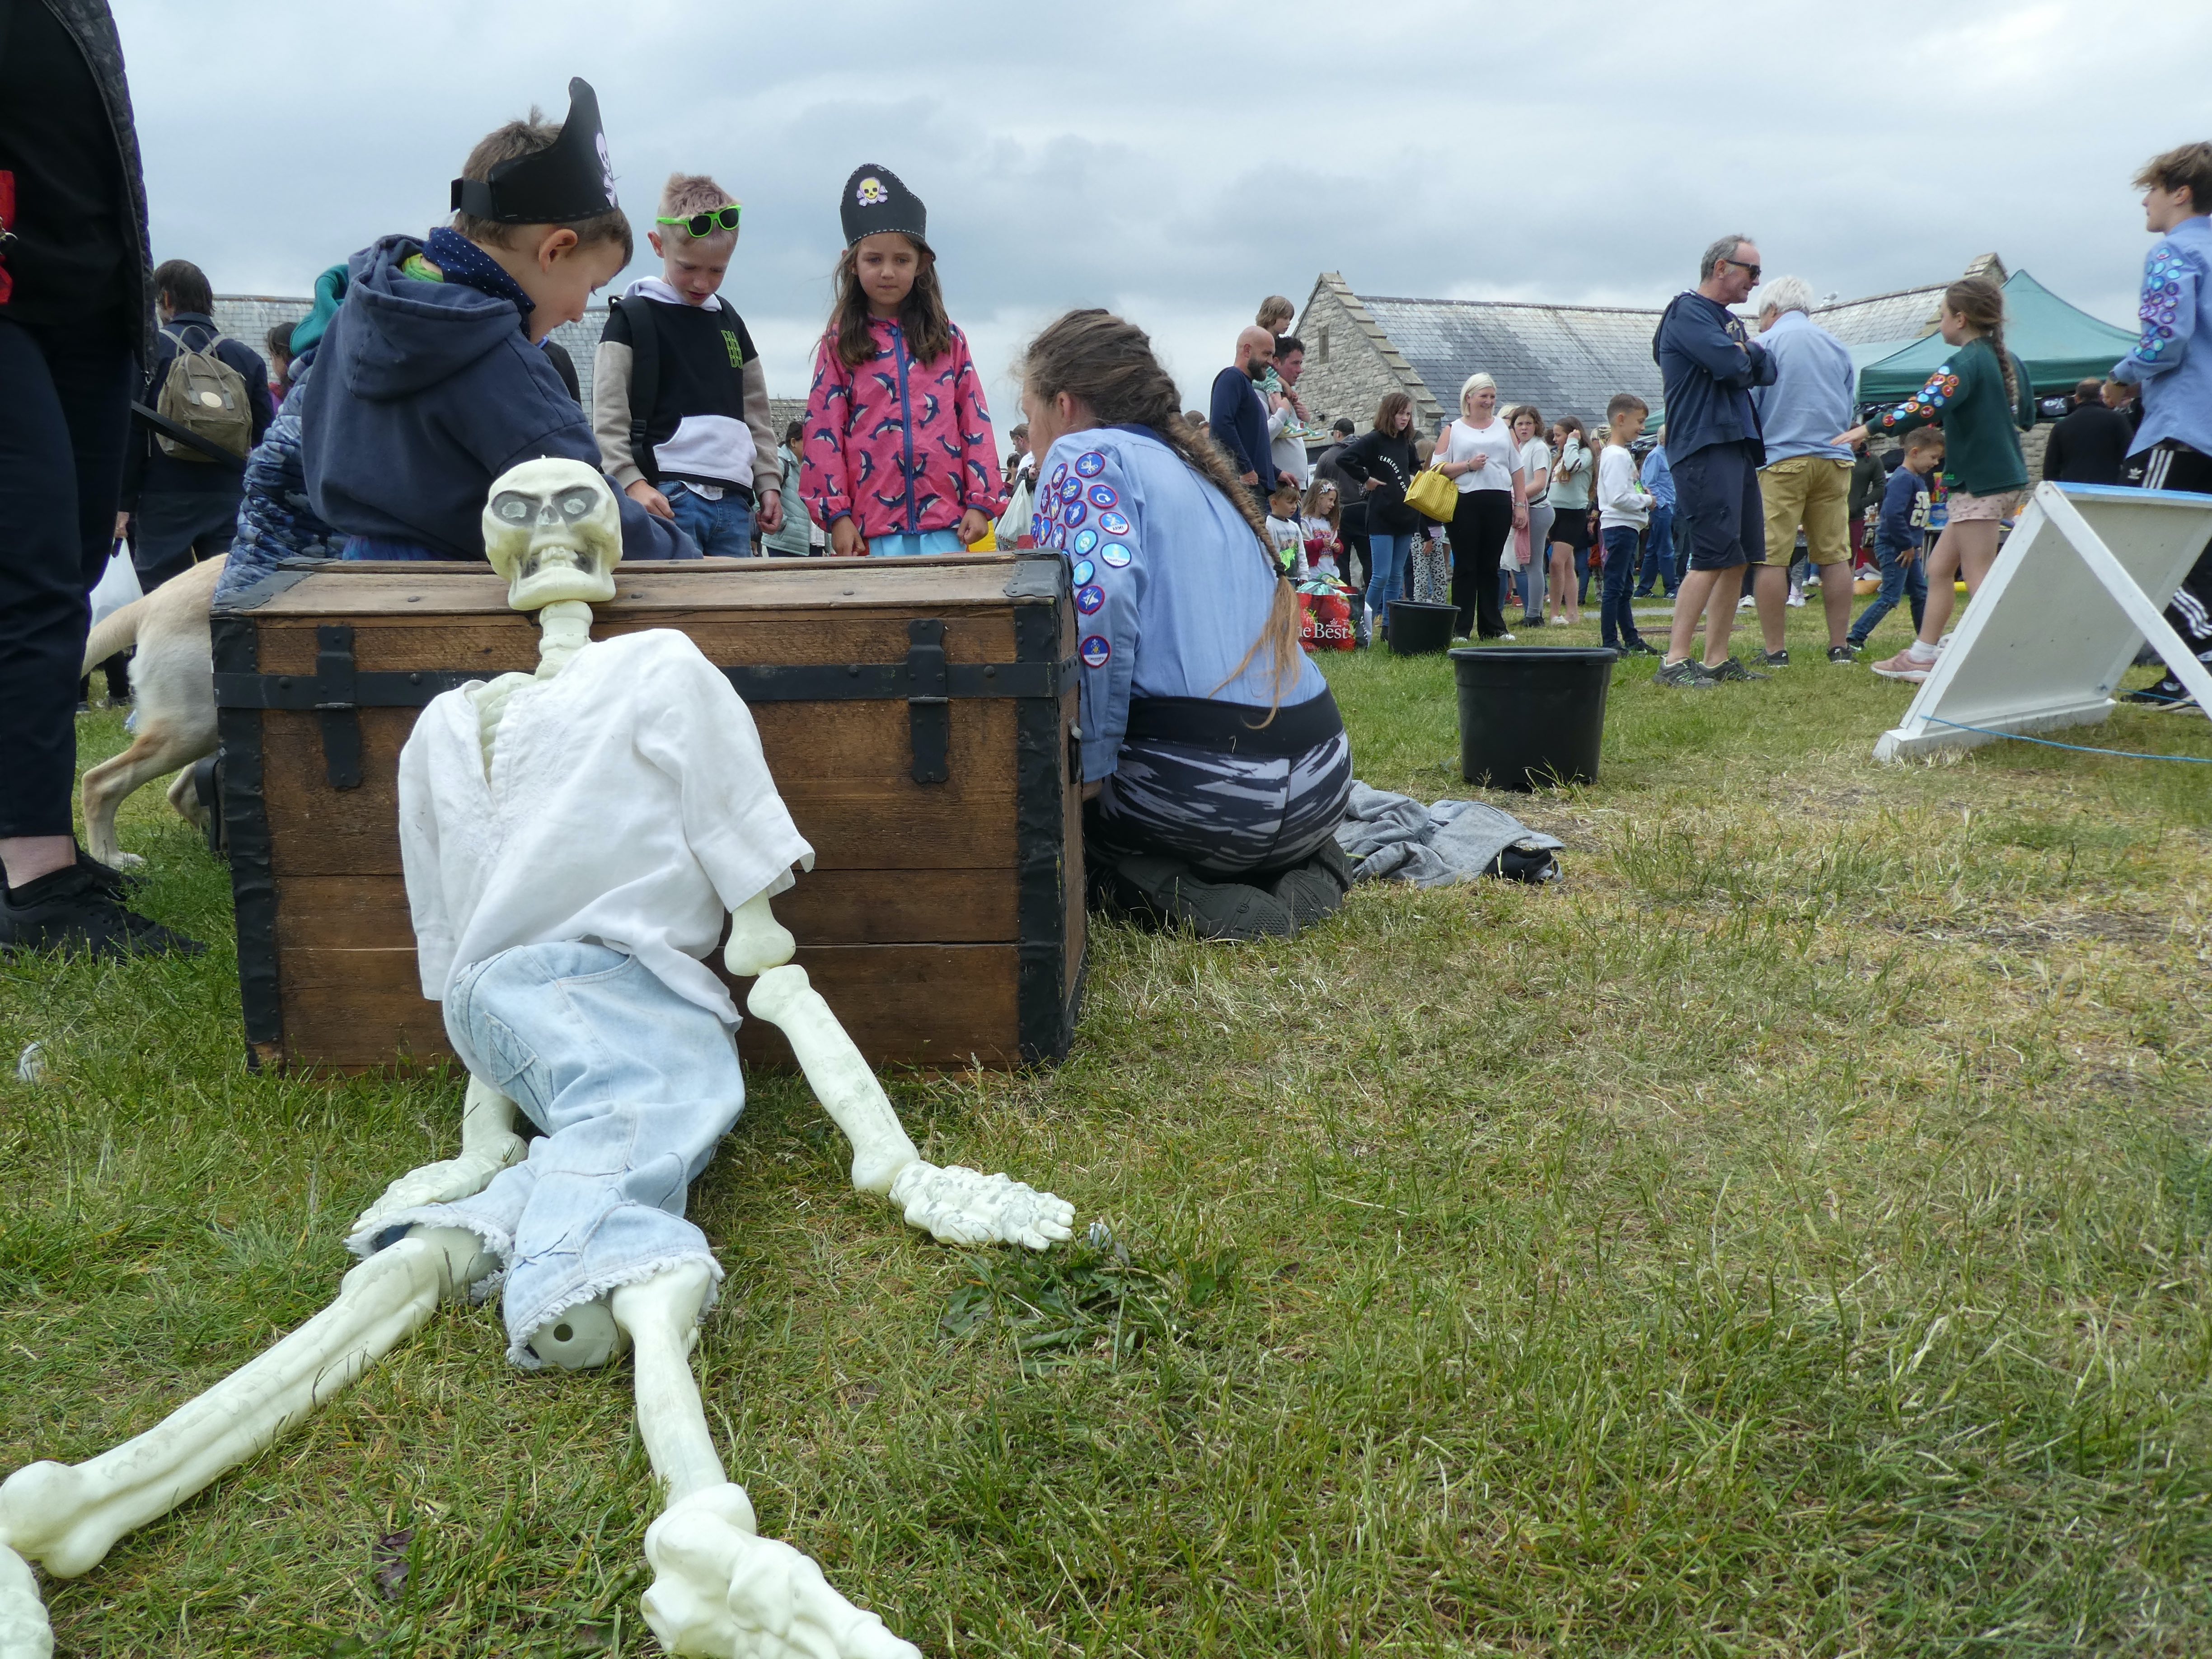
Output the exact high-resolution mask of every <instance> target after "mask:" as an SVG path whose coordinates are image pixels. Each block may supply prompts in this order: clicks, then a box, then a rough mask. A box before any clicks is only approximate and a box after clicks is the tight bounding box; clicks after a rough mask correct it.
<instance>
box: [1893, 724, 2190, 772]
mask: <svg viewBox="0 0 2212 1659" xmlns="http://www.w3.org/2000/svg"><path fill="white" fill-rule="evenodd" d="M1923 719H1925V720H1927V722H1928V723H1929V725H1930V726H1949V727H1950V728H1951V729H1952V730H1953V731H1954V732H1980V733H1981V734H1982V735H1983V736H1984V737H1985V738H2004V739H2005V741H2006V742H2008V743H2039V744H2042V745H2043V746H2044V747H2045V749H2068V750H2072V751H2073V752H2074V753H2075V754H2077V755H2117V756H2118V757H2119V758H2120V759H2122V760H2162V761H2186V762H2188V763H2191V765H2195V766H2212V755H2142V754H2138V753H2136V751H2135V750H2132V749H2091V748H2087V747H2086V746H2084V745H2083V744H2078V743H2053V742H2052V741H2051V739H2050V738H2031V737H2027V736H2024V735H2022V734H2021V733H2020V732H1998V731H1995V730H1993V729H1992V728H1990V727H1989V726H1968V725H1966V723H1965V722H1964V721H1961V720H1938V719H1936V716H1935V715H1933V714H1928V715H1924V716H1923Z"/></svg>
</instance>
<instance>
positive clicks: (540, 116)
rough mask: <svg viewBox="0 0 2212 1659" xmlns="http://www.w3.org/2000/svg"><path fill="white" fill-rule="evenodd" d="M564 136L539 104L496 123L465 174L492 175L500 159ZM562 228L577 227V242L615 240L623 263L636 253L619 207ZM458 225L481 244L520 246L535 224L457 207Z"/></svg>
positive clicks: (465, 166)
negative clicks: (523, 114)
mask: <svg viewBox="0 0 2212 1659" xmlns="http://www.w3.org/2000/svg"><path fill="white" fill-rule="evenodd" d="M559 137H561V129H560V128H559V127H556V126H555V125H553V124H552V123H551V122H550V121H548V120H547V119H546V118H545V114H544V111H542V110H540V109H539V108H538V106H536V105H535V104H532V106H530V114H529V115H528V117H527V118H525V119H523V120H520V121H509V122H508V123H507V125H505V126H502V127H495V128H494V129H493V130H492V131H489V132H488V133H486V134H484V136H483V137H481V138H479V139H477V145H476V148H475V149H472V150H471V151H470V152H469V159H468V160H467V161H464V162H462V163H461V177H462V178H464V179H489V178H490V177H491V170H492V169H493V168H494V167H497V166H498V165H499V164H500V163H501V161H519V160H520V159H521V158H522V157H523V156H526V155H537V154H538V151H540V150H542V149H552V148H553V145H554V143H555V142H556V140H557V139H559ZM453 228H454V229H455V230H457V231H459V233H460V234H462V235H464V236H465V237H467V238H468V239H469V240H471V242H474V243H475V244H476V245H477V246H478V247H503V248H513V247H518V246H520V240H519V239H520V236H521V234H522V233H523V231H525V230H526V229H529V228H532V227H529V226H525V225H511V224H508V223H507V222H505V221H504V220H501V219H480V218H478V217H477V216H476V215H475V214H473V213H461V212H456V213H455V214H454V215H453ZM558 228H561V229H563V230H573V231H574V232H575V233H576V246H579V247H592V246H595V245H597V244H599V243H600V242H612V243H614V244H615V245H617V246H619V247H620V248H621V249H622V256H623V264H629V262H630V259H631V258H632V257H633V256H634V255H635V253H636V252H637V247H636V245H635V243H634V242H633V241H632V240H630V234H629V216H628V215H626V214H624V213H623V210H621V209H620V208H618V207H612V208H609V209H607V210H605V212H603V213H594V214H592V215H590V216H587V217H586V218H582V219H568V220H563V221H562V222H560V224H559V226H558Z"/></svg>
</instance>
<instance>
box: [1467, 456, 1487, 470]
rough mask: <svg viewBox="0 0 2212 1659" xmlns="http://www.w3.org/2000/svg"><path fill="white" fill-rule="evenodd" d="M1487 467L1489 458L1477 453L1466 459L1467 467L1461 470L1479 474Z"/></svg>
mask: <svg viewBox="0 0 2212 1659" xmlns="http://www.w3.org/2000/svg"><path fill="white" fill-rule="evenodd" d="M1487 465H1490V457H1489V456H1487V455H1484V454H1481V453H1476V454H1474V455H1472V456H1470V457H1468V463H1467V465H1466V466H1465V467H1464V468H1463V469H1462V470H1463V471H1468V472H1480V471H1482V469H1483V468H1484V467H1486V466H1487Z"/></svg>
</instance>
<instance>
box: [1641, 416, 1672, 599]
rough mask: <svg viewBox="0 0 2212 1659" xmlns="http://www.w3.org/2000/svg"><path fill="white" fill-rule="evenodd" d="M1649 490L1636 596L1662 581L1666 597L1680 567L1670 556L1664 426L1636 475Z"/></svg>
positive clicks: (1669, 485)
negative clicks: (1649, 502) (1648, 516)
mask: <svg viewBox="0 0 2212 1659" xmlns="http://www.w3.org/2000/svg"><path fill="white" fill-rule="evenodd" d="M1638 477H1641V478H1642V479H1643V481H1644V488H1645V489H1648V490H1650V492H1651V524H1650V528H1649V529H1647V530H1646V531H1645V532H1644V565H1643V568H1641V569H1640V570H1639V571H1638V573H1637V576H1638V580H1637V584H1636V597H1637V598H1638V599H1643V598H1644V597H1645V596H1646V595H1647V594H1649V593H1650V592H1651V584H1652V583H1653V582H1654V581H1659V582H1663V583H1664V584H1665V585H1666V589H1667V597H1668V599H1673V598H1674V590H1675V589H1676V588H1677V587H1680V586H1681V585H1682V567H1681V565H1680V562H1677V560H1676V559H1675V556H1674V539H1675V538H1674V469H1673V468H1671V467H1669V466H1668V465H1667V428H1665V427H1663V426H1662V427H1661V428H1659V441H1658V442H1657V443H1656V444H1654V445H1652V446H1651V453H1650V454H1649V455H1646V456H1645V457H1644V471H1642V472H1641V473H1639V474H1638Z"/></svg>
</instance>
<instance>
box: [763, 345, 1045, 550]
mask: <svg viewBox="0 0 2212 1659" xmlns="http://www.w3.org/2000/svg"><path fill="white" fill-rule="evenodd" d="M868 330H869V332H871V333H872V334H873V335H874V336H875V340H876V355H875V356H874V357H873V358H872V359H871V360H870V361H869V362H865V363H862V364H861V365H860V367H859V368H846V367H845V363H844V361H843V359H842V358H841V357H839V356H838V355H837V336H836V330H835V329H832V330H831V331H829V332H828V333H826V334H824V335H823V337H822V343H821V344H820V345H818V346H817V347H816V348H815V351H814V386H813V389H812V390H811V392H808V393H807V398H806V453H805V459H804V462H803V464H802V465H801V466H800V469H799V494H800V495H802V496H804V497H805V501H806V506H807V509H808V510H809V511H810V512H811V513H813V515H814V522H815V523H817V524H818V525H820V526H822V527H823V529H824V530H828V529H829V527H830V526H833V525H834V524H836V521H837V520H839V519H841V518H845V517H848V516H849V517H850V518H851V519H852V520H853V522H854V524H855V525H857V526H859V527H860V533H861V534H862V535H863V536H900V535H921V534H924V533H926V532H929V531H932V530H951V529H952V528H953V527H955V526H957V525H958V524H959V522H960V515H961V514H962V513H964V512H966V511H967V510H968V509H969V507H974V508H975V509H976V510H977V511H978V512H981V513H984V514H986V515H987V516H988V517H991V518H996V517H997V516H998V515H999V513H1000V511H1001V510H1002V509H1003V508H1004V507H1005V506H1006V501H1005V497H1004V495H1003V494H1002V492H1001V490H1000V483H999V459H998V456H997V454H996V453H994V449H993V446H992V440H991V412H990V410H987V408H985V407H984V404H983V383H982V381H981V380H980V379H979V378H978V377H977V375H976V374H975V360H974V359H973V358H972V357H970V356H969V355H968V337H967V336H966V335H964V334H963V333H962V332H961V331H959V329H958V328H957V327H955V328H954V329H953V331H952V346H951V349H950V350H948V351H947V352H946V353H945V355H944V356H942V357H940V358H939V359H938V360H937V361H936V362H933V363H922V362H916V361H915V359H914V358H913V357H912V356H908V352H907V349H906V334H905V331H904V330H902V329H901V328H900V327H899V325H898V324H897V323H896V321H893V320H891V319H888V318H882V317H872V318H870V319H868Z"/></svg>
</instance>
